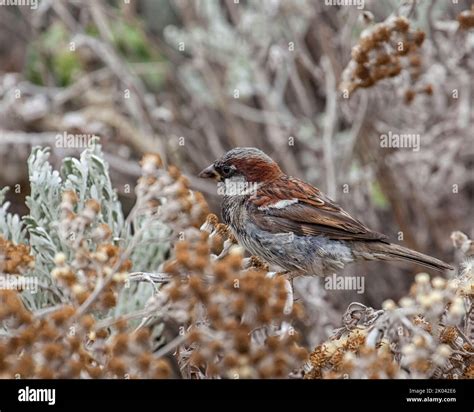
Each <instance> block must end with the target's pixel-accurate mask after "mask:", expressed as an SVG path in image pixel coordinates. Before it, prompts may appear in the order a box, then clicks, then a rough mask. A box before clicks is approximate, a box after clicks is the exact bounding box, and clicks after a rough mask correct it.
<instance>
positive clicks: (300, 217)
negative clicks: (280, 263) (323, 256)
mask: <svg viewBox="0 0 474 412" xmlns="http://www.w3.org/2000/svg"><path fill="white" fill-rule="evenodd" d="M289 199H298V202H297V203H294V204H289V205H287V206H285V207H282V208H275V207H271V206H272V205H273V204H275V203H276V202H278V201H280V200H289ZM251 203H252V207H253V208H254V211H253V216H254V220H255V223H257V224H258V225H259V226H260V227H262V228H263V229H265V230H268V231H271V232H272V233H278V232H293V233H295V234H297V235H300V236H318V235H325V236H327V237H329V238H330V239H337V240H378V241H384V239H386V236H385V235H383V234H381V233H377V232H374V231H372V230H370V229H369V228H367V227H366V226H364V225H363V224H362V223H361V222H360V221H358V220H356V219H354V218H353V217H352V216H350V215H349V214H348V213H347V212H346V211H345V210H343V209H342V208H341V207H340V206H339V205H338V204H336V203H335V202H333V201H332V200H331V199H329V198H328V197H327V196H325V195H324V194H323V193H321V191H320V190H319V189H317V188H315V187H313V186H311V185H309V184H307V183H305V182H303V181H301V180H299V179H295V178H291V177H288V176H282V177H281V178H280V179H279V181H273V182H271V183H268V184H266V185H265V186H263V187H261V188H260V189H259V190H258V191H257V193H256V195H255V196H254V197H253V198H252V199H251Z"/></svg>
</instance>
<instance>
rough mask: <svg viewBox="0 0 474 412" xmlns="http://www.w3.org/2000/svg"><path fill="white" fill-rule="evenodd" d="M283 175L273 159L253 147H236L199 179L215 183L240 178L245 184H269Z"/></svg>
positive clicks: (200, 174)
mask: <svg viewBox="0 0 474 412" xmlns="http://www.w3.org/2000/svg"><path fill="white" fill-rule="evenodd" d="M282 174H283V172H282V171H281V169H280V167H279V166H278V165H277V164H276V163H275V162H274V161H273V159H272V158H271V157H270V156H268V155H266V154H265V153H263V152H262V151H261V150H260V149H257V148H255V147H236V148H235V149H232V150H230V151H228V152H227V153H225V154H224V155H223V156H222V157H220V158H219V159H217V160H216V161H215V162H214V163H213V164H212V165H210V166H208V167H206V168H205V169H204V170H203V171H202V172H201V173H199V177H202V178H213V179H215V180H217V181H222V180H225V179H229V178H232V177H234V176H241V177H243V178H244V179H245V180H246V181H247V182H270V181H272V180H275V179H276V178H278V177H280V176H281V175H282Z"/></svg>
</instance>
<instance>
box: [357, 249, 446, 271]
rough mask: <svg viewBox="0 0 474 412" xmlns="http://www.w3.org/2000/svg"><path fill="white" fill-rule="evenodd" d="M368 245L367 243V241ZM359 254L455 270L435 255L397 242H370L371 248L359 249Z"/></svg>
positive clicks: (366, 256) (372, 257)
mask: <svg viewBox="0 0 474 412" xmlns="http://www.w3.org/2000/svg"><path fill="white" fill-rule="evenodd" d="M366 245H367V243H366ZM356 253H357V252H356ZM359 255H360V256H361V257H362V258H365V259H369V260H371V259H377V260H379V259H380V260H392V259H393V260H402V261H407V262H412V263H416V264H419V265H422V266H425V267H427V268H430V269H435V270H438V271H444V270H454V268H453V267H452V266H451V265H448V264H447V263H445V262H443V261H442V260H439V259H436V258H434V257H431V256H428V255H425V254H423V253H420V252H416V251H415V250H412V249H408V248H406V247H403V246H400V245H397V244H395V243H388V244H387V243H383V242H374V243H371V244H370V247H369V248H366V247H364V249H363V250H360V251H359Z"/></svg>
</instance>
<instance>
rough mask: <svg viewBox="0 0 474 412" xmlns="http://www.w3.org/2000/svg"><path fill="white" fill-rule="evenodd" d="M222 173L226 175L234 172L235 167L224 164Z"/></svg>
mask: <svg viewBox="0 0 474 412" xmlns="http://www.w3.org/2000/svg"><path fill="white" fill-rule="evenodd" d="M221 170H222V174H223V175H224V176H226V177H228V176H230V175H231V174H232V171H233V169H232V168H231V167H230V166H222V169H221Z"/></svg>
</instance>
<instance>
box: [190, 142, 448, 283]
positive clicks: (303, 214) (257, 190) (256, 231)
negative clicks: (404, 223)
mask: <svg viewBox="0 0 474 412" xmlns="http://www.w3.org/2000/svg"><path fill="white" fill-rule="evenodd" d="M199 177H202V178H212V179H215V180H216V181H217V182H218V193H220V194H222V195H223V200H222V217H223V220H224V222H225V223H226V224H227V225H228V226H229V227H230V228H231V230H232V232H233V234H234V235H235V237H236V239H237V240H238V242H239V243H240V245H241V246H243V247H244V248H245V249H246V250H248V252H250V253H251V254H252V255H255V256H258V257H260V258H262V259H263V260H265V261H266V262H268V263H269V264H273V265H277V266H279V267H281V268H282V269H284V270H285V271H287V272H288V273H291V274H292V275H291V277H294V276H295V274H296V276H299V275H317V276H326V275H328V274H332V273H334V272H336V271H339V270H342V269H343V268H344V267H345V266H346V265H348V264H350V263H353V262H356V261H375V260H402V261H408V262H411V263H416V264H419V265H423V266H425V267H428V268H430V269H435V270H438V271H443V270H446V269H449V270H452V269H453V267H452V266H450V265H448V264H447V263H444V262H442V261H441V260H438V259H435V258H433V257H430V256H427V255H425V254H422V253H419V252H416V251H414V250H411V249H408V248H406V247H403V246H400V245H398V244H395V243H391V242H390V241H389V240H387V236H385V235H383V234H381V233H378V232H375V231H373V230H371V229H369V228H368V227H366V226H365V225H364V224H363V223H361V222H360V221H359V220H357V219H354V218H353V217H352V216H351V215H350V214H349V213H347V212H346V211H345V210H343V209H342V208H341V207H340V206H339V205H338V204H337V203H336V202H334V201H333V200H331V199H330V198H329V197H328V196H326V195H325V194H324V193H323V192H321V191H320V190H319V189H317V188H316V187H314V186H312V185H310V184H309V183H306V182H304V181H302V180H300V179H297V178H294V177H291V176H287V175H286V174H285V173H283V172H282V170H281V169H280V167H279V166H278V164H277V163H276V162H275V161H274V160H273V159H272V158H271V157H270V156H268V155H266V154H265V153H263V152H262V151H261V150H259V149H257V148H253V147H238V148H235V149H232V150H230V151H229V152H227V153H225V154H224V155H223V156H222V157H221V158H219V159H217V160H216V161H215V162H214V163H213V164H211V165H210V166H208V167H207V168H205V169H204V170H203V171H202V172H201V173H200V174H199Z"/></svg>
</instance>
